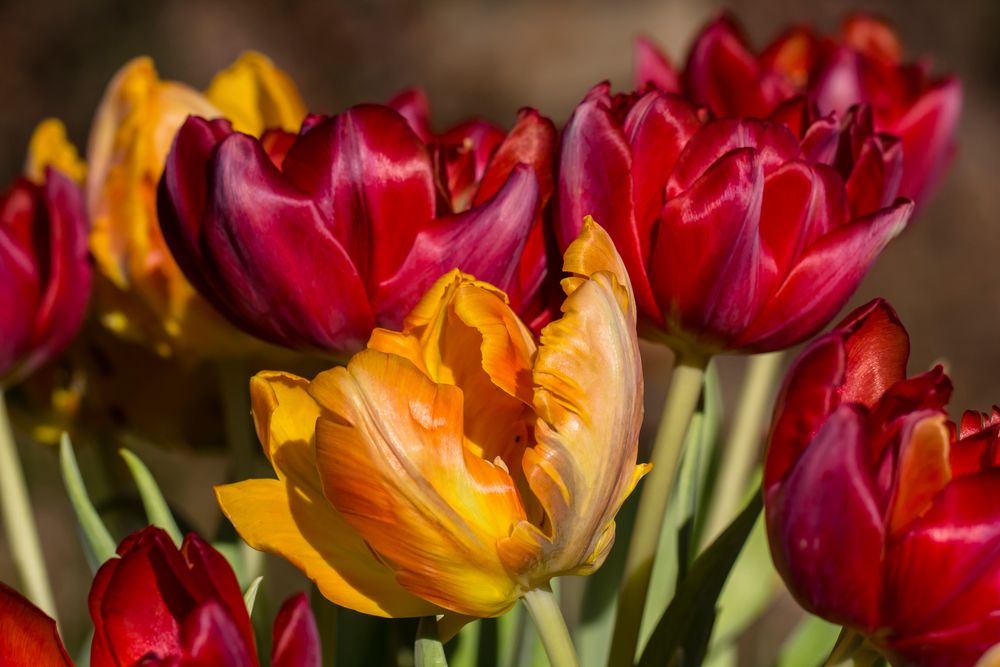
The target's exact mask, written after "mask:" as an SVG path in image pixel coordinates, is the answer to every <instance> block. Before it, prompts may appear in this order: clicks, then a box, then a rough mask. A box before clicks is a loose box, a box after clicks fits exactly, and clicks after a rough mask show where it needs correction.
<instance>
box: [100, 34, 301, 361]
mask: <svg viewBox="0 0 1000 667" xmlns="http://www.w3.org/2000/svg"><path fill="white" fill-rule="evenodd" d="M305 113H306V109H305V106H304V104H303V102H302V100H301V98H300V96H299V94H298V91H297V90H296V89H295V86H294V84H293V83H292V82H291V80H290V79H289V78H288V76H287V75H286V74H285V73H284V72H282V71H280V70H279V69H278V68H277V67H275V66H274V64H273V63H271V61H270V60H268V59H267V58H266V57H264V56H262V55H260V54H257V53H245V54H243V55H242V56H241V57H240V58H239V59H238V60H237V61H236V62H235V63H234V64H233V65H232V66H230V67H229V68H227V69H225V70H223V71H222V72H220V73H219V74H218V75H217V76H216V78H215V79H214V80H213V81H212V83H211V84H210V85H209V87H208V89H207V91H206V92H205V93H204V94H202V93H199V92H198V91H196V90H194V89H193V88H191V87H189V86H186V85H184V84H182V83H177V82H173V81H163V80H161V79H160V78H159V76H158V74H157V72H156V69H155V67H154V66H153V62H152V61H151V60H150V59H149V58H136V59H134V60H132V61H131V62H129V63H127V64H126V65H125V66H124V67H123V68H122V69H121V70H119V72H118V73H117V74H116V75H115V76H114V78H113V79H112V81H111V83H110V84H109V86H108V89H107V91H106V92H105V94H104V98H103V100H102V101H101V103H100V106H99V107H98V110H97V114H96V116H95V118H94V123H93V126H92V128H91V135H90V143H89V146H88V150H87V161H88V173H87V180H86V196H87V208H88V212H89V214H90V217H91V224H92V232H91V238H90V247H91V252H92V254H93V255H94V258H95V260H96V262H97V266H98V268H99V270H100V273H101V274H102V275H103V277H104V278H105V280H99V281H97V284H96V285H95V292H96V294H95V301H96V302H97V306H98V310H99V311H100V314H101V320H102V322H103V323H104V324H105V325H106V326H107V327H108V328H110V329H111V330H113V331H115V332H116V333H118V334H120V335H122V336H123V337H126V338H129V339H131V340H136V341H139V342H143V343H145V344H148V345H150V346H151V347H153V349H155V350H156V351H157V352H158V353H159V354H161V355H163V356H169V355H172V354H174V353H175V352H177V351H184V352H187V353H194V354H195V355H196V356H203V357H216V356H227V355H232V354H239V353H241V352H242V351H244V350H245V349H246V348H247V347H248V346H252V343H251V341H250V339H249V337H246V336H244V335H243V334H241V333H238V332H237V331H236V329H234V328H233V327H232V326H230V325H229V324H228V323H227V322H225V321H224V320H223V318H222V317H221V316H220V315H218V314H217V313H216V312H215V311H214V310H213V309H212V308H211V307H210V306H209V305H208V304H207V303H206V302H205V301H204V300H202V298H201V297H200V296H198V294H197V293H196V292H195V290H194V288H193V287H192V286H191V284H190V283H189V282H188V281H187V279H186V278H185V277H184V275H183V273H182V272H181V270H180V268H179V267H178V266H177V263H176V262H175V261H174V259H173V257H172V256H171V254H170V251H169V249H168V248H167V245H166V242H165V241H164V239H163V236H162V234H161V232H160V226H159V222H158V220H157V216H156V190H157V184H158V182H159V179H160V175H161V173H162V172H163V165H164V162H165V160H166V156H167V153H168V152H169V150H170V146H171V143H172V142H173V138H174V134H175V133H176V131H177V129H178V128H179V127H180V126H181V124H182V123H183V122H184V120H185V119H186V118H187V117H188V115H192V114H193V115H198V116H204V117H208V118H217V117H227V118H230V119H231V120H232V122H233V126H234V128H235V129H236V130H239V131H243V132H247V133H251V134H256V135H260V134H261V133H262V132H263V131H264V130H265V129H267V128H270V127H279V128H281V129H284V130H288V131H297V130H298V125H299V123H300V122H301V121H302V119H303V118H304V117H305Z"/></svg>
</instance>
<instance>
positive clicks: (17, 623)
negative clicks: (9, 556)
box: [0, 583, 100, 667]
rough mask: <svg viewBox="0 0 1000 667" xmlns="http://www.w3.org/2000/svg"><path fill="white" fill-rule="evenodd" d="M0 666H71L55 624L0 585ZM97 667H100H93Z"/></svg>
mask: <svg viewBox="0 0 1000 667" xmlns="http://www.w3.org/2000/svg"><path fill="white" fill-rule="evenodd" d="M0 665H10V667H19V666H21V665H31V666H32V667H73V662H72V661H71V660H70V659H69V655H67V653H66V649H65V648H64V647H63V643H62V640H61V639H59V631H58V630H57V629H56V622H55V621H53V620H52V619H51V618H49V617H48V616H46V615H45V613H44V612H42V610H41V609H39V608H38V607H36V606H35V605H33V604H31V602H29V601H28V600H27V599H26V598H24V597H23V596H22V595H21V594H19V593H18V592H17V591H15V590H14V589H13V588H10V587H8V586H6V585H4V584H2V583H0ZM95 667H100V666H95Z"/></svg>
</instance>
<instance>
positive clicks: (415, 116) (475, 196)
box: [389, 89, 559, 332]
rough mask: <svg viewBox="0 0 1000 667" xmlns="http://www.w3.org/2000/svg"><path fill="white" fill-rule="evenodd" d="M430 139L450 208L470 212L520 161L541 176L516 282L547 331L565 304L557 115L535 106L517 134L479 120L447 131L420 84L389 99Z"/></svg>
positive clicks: (521, 311)
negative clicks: (554, 231)
mask: <svg viewBox="0 0 1000 667" xmlns="http://www.w3.org/2000/svg"><path fill="white" fill-rule="evenodd" d="M389 106H391V107H392V108H394V109H396V110H397V111H398V112H399V113H400V114H401V115H402V116H403V117H404V118H406V120H407V122H408V123H409V124H410V127H411V128H412V129H413V131H414V132H415V133H416V134H417V136H418V137H420V139H421V140H422V141H424V142H425V143H426V144H427V147H428V150H429V151H430V153H431V157H432V160H433V162H434V164H435V167H436V168H435V174H437V189H438V192H439V194H440V195H441V197H442V198H443V199H444V200H445V210H446V211H448V212H451V213H460V212H462V211H466V210H468V209H469V208H471V207H472V206H477V205H479V204H482V203H483V202H485V201H486V200H487V199H489V198H490V197H492V196H493V195H494V194H496V193H497V191H498V190H499V189H500V187H501V186H502V185H503V184H504V182H505V181H506V180H507V178H508V176H509V175H510V172H511V170H512V169H513V168H514V167H515V166H516V165H518V164H519V163H523V164H527V165H530V166H531V167H532V168H533V169H534V172H535V178H537V179H538V187H539V197H538V203H537V213H536V216H535V222H534V225H533V226H532V227H531V231H530V232H529V235H528V238H527V240H526V241H525V245H524V250H523V251H522V252H521V258H520V263H519V266H518V271H517V280H516V281H515V282H514V283H513V284H512V285H511V286H510V290H509V296H510V298H511V303H512V304H513V308H514V310H515V311H517V313H518V315H519V316H521V317H522V318H523V319H524V320H525V322H526V324H527V325H528V327H529V328H530V329H531V330H532V331H534V332H538V331H541V329H542V327H543V326H545V325H546V324H548V322H549V321H550V320H551V319H552V317H553V316H554V314H555V313H554V311H555V310H556V309H557V307H558V301H559V299H558V297H556V298H552V297H553V292H559V289H558V283H557V282H556V281H555V280H553V278H554V277H555V276H556V275H558V271H557V270H556V268H555V265H556V262H553V261H552V259H551V258H552V257H553V256H554V255H555V256H556V259H558V253H556V252H555V239H554V238H550V237H551V226H550V225H549V224H548V219H547V218H548V215H547V214H548V211H547V208H546V207H547V205H548V203H549V201H550V199H551V198H552V192H553V190H554V189H555V183H554V169H555V164H554V163H555V152H556V147H557V145H558V133H557V131H556V128H555V125H554V124H553V123H552V121H551V120H549V119H548V118H545V117H544V116H542V115H541V114H539V113H538V112H537V111H536V110H534V109H529V108H525V109H522V110H521V111H520V112H519V113H518V118H517V122H516V123H515V124H514V127H513V128H511V130H510V131H509V132H505V131H503V130H501V129H500V128H498V127H496V126H495V125H492V124H491V123H489V122H487V121H485V120H480V119H475V120H468V121H465V122H462V123H459V124H457V125H455V126H454V127H452V128H449V129H448V130H445V131H444V132H442V133H440V134H433V133H432V131H431V129H430V127H431V123H430V110H429V105H428V102H427V97H426V95H425V94H424V93H423V91H421V90H419V89H413V90H408V91H404V92H403V93H400V94H399V95H397V96H396V97H394V98H393V99H392V100H390V101H389Z"/></svg>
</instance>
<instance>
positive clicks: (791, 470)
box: [764, 301, 1000, 667]
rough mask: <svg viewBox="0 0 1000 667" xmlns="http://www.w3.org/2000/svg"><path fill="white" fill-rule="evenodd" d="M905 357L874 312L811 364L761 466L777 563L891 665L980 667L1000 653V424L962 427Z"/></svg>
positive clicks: (805, 601) (936, 386)
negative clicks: (997, 648) (994, 650)
mask: <svg viewBox="0 0 1000 667" xmlns="http://www.w3.org/2000/svg"><path fill="white" fill-rule="evenodd" d="M908 353H909V339H908V337H907V334H906V330H905V329H904V328H903V326H902V324H901V323H900V322H899V319H898V318H897V316H896V314H895V313H894V312H893V311H892V309H891V308H890V307H889V306H888V305H887V304H886V303H884V302H882V301H875V302H872V303H870V304H868V305H866V306H862V307H861V308H859V309H858V310H856V311H855V312H854V313H852V314H851V315H849V316H848V317H847V319H846V320H845V321H844V323H842V324H841V325H840V326H839V327H838V328H836V329H835V330H833V331H832V332H830V333H829V334H827V335H825V336H823V337H821V338H819V339H817V340H816V341H815V342H813V343H812V344H811V345H810V346H809V347H808V348H807V349H806V351H804V352H803V353H802V354H801V355H800V356H799V358H798V360H797V361H796V362H795V364H794V366H793V368H792V370H791V371H790V372H789V375H788V377H787V378H786V380H785V384H784V388H783V390H782V392H781V394H780V396H779V399H778V402H777V405H776V408H775V414H774V421H773V423H772V427H771V435H770V444H769V447H768V452H767V458H766V462H765V468H764V494H765V495H764V502H765V508H766V520H767V530H768V536H769V539H770V544H771V553H772V555H773V557H774V562H775V565H776V566H777V568H778V571H779V572H780V573H781V576H782V577H783V578H784V580H785V583H786V584H787V585H788V588H789V590H791V592H792V594H793V595H794V596H795V598H796V599H797V600H798V601H799V602H800V603H801V604H802V605H803V606H804V607H805V608H806V609H808V610H809V611H811V612H812V613H815V614H817V615H819V616H822V617H823V618H826V619H827V620H830V621H832V622H834V623H838V624H842V625H845V626H847V627H848V628H851V629H853V630H855V631H857V632H860V633H862V634H863V635H865V636H867V638H868V641H869V642H870V643H871V644H872V645H873V646H874V647H876V648H877V649H878V650H879V651H881V652H882V653H883V654H884V655H885V656H886V657H888V658H889V659H890V660H891V661H892V664H898V665H916V666H921V667H938V666H941V667H943V666H945V665H947V666H950V667H962V666H964V665H970V666H971V665H975V664H976V662H977V660H979V658H980V657H981V656H983V654H985V653H986V652H987V650H989V649H990V647H992V646H993V645H994V644H997V643H998V642H1000V621H998V619H1000V602H998V600H1000V557H998V553H1000V552H998V549H997V547H998V545H1000V529H998V526H1000V469H998V467H997V465H998V463H1000V456H998V454H1000V448H998V439H997V438H998V431H1000V413H998V412H997V410H996V409H994V411H993V413H992V414H990V415H981V414H977V413H971V412H969V413H966V414H964V415H963V416H962V419H961V420H960V421H959V423H958V424H953V423H951V422H949V421H948V416H947V414H946V412H945V407H944V406H945V404H946V403H947V401H948V397H949V394H950V393H951V383H950V381H949V380H948V378H947V376H945V374H944V373H943V371H942V370H941V368H940V367H937V368H934V369H933V370H931V371H929V372H926V373H923V374H921V375H917V376H915V377H907V376H906V361H907V356H908Z"/></svg>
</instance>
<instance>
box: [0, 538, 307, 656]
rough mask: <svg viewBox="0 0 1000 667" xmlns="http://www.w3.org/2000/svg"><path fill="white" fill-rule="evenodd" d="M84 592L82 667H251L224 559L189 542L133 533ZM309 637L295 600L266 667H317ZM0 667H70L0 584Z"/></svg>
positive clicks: (251, 648) (41, 618)
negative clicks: (88, 635) (88, 623)
mask: <svg viewBox="0 0 1000 667" xmlns="http://www.w3.org/2000/svg"><path fill="white" fill-rule="evenodd" d="M118 554H119V556H120V557H119V558H113V559H111V560H109V561H108V562H107V563H105V564H104V565H103V566H102V567H101V569H100V570H98V572H97V576H96V577H95V578H94V583H93V585H92V587H91V590H90V601H89V605H90V615H91V618H92V620H93V622H94V640H93V644H92V646H91V653H90V664H91V667H139V666H140V665H142V666H144V667H145V666H149V667H157V666H162V667H168V666H173V665H206V666H207V665H211V666H212V667H256V666H257V665H258V661H257V648H256V644H255V641H254V633H253V626H252V625H251V623H250V615H249V614H248V613H247V609H246V606H245V604H244V602H243V596H242V595H241V594H240V589H239V585H238V584H237V583H236V575H234V574H233V571H232V569H231V568H230V567H229V564H228V563H227V562H226V560H225V558H224V557H223V556H222V555H221V554H220V553H219V552H217V551H216V550H215V549H213V548H212V547H211V546H209V545H208V544H207V543H205V542H203V541H202V540H201V539H200V538H198V536H196V535H194V534H191V535H188V536H187V538H185V540H184V544H183V545H182V546H181V548H180V549H178V548H177V547H176V546H174V544H173V542H171V541H170V537H168V536H167V534H166V533H164V532H163V531H162V530H160V529H159V528H152V527H150V528H146V529H143V530H141V531H139V532H137V533H133V534H132V535H130V536H129V537H127V538H125V540H124V541H123V542H122V543H121V545H120V546H119V547H118ZM320 658H321V654H320V644H319V632H318V630H317V628H316V621H315V619H314V618H313V615H312V611H311V610H310V608H309V602H308V600H307V599H306V597H305V595H303V594H301V593H300V594H298V595H295V596H292V597H291V598H289V599H288V600H287V601H286V602H285V604H284V605H282V607H281V609H280V610H279V612H278V616H277V618H276V619H275V621H274V637H273V644H272V651H271V664H272V665H273V666H274V667H319V665H320ZM0 664H3V665H11V666H14V665H38V666H39V667H49V666H50V665H52V666H58V667H72V664H73V663H72V662H71V661H70V660H69V657H68V656H67V655H66V651H65V649H64V648H63V644H62V641H61V640H60V639H59V634H58V632H57V631H56V625H55V622H54V621H52V619H50V618H48V617H47V616H46V615H45V614H44V613H42V612H41V611H40V610H39V609H38V608H36V607H35V606H34V605H32V604H31V603H30V602H28V601H27V600H25V599H24V598H23V597H21V596H20V595H18V594H17V593H16V592H15V591H13V590H11V589H10V588H8V587H6V586H4V585H3V584H0Z"/></svg>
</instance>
